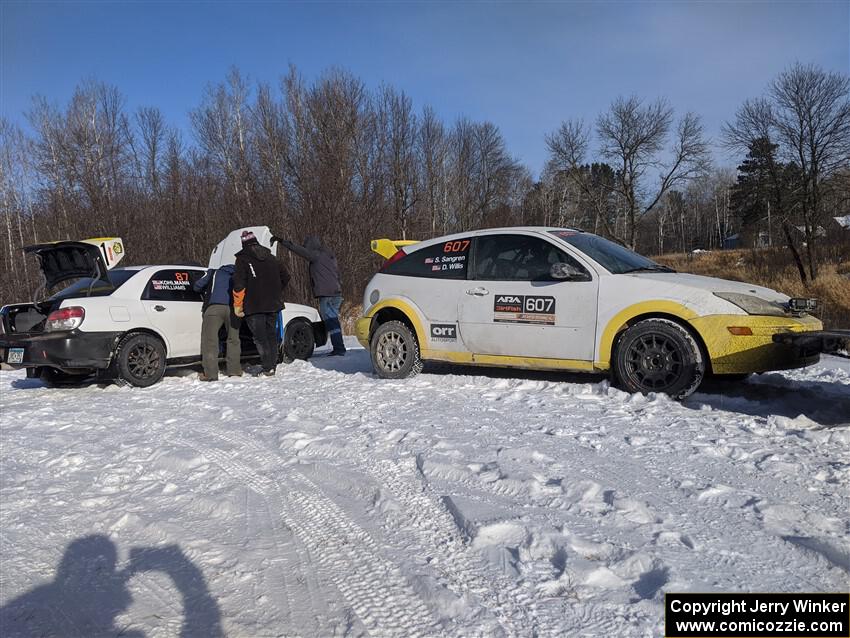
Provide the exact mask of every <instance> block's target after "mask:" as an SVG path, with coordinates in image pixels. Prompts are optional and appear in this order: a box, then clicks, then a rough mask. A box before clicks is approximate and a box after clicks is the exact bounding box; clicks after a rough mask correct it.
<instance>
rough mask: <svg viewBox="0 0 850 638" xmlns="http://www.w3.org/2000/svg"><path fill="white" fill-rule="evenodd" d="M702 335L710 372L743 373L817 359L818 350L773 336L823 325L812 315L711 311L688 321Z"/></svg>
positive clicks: (796, 364)
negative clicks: (739, 330) (735, 331)
mask: <svg viewBox="0 0 850 638" xmlns="http://www.w3.org/2000/svg"><path fill="white" fill-rule="evenodd" d="M689 323H690V324H691V325H692V326H693V327H694V328H695V329H696V331H697V332H698V333H699V334H700V336H701V337H702V340H703V342H704V343H705V346H706V349H707V350H708V356H709V359H710V360H711V370H712V372H713V373H714V374H746V373H750V372H767V371H769V370H789V369H791V368H802V367H805V366H807V365H811V364H813V363H817V361H818V359H819V358H820V352H821V351H820V350H812V349H806V348H800V347H798V346H796V345H794V344H793V343H785V342H782V341H781V340H776V339H774V337H775V336H778V335H785V334H791V335H799V334H804V333H809V332H814V331H819V330H821V328H823V324H822V323H821V322H820V320H818V319H815V318H814V317H798V318H797V317H767V316H758V315H711V316H707V317H697V318H695V319H691V321H690V322H689ZM730 327H735V328H745V329H746V328H748V329H749V330H750V332H752V334H750V335H734V334H732V333H731V332H730V331H729V328H730Z"/></svg>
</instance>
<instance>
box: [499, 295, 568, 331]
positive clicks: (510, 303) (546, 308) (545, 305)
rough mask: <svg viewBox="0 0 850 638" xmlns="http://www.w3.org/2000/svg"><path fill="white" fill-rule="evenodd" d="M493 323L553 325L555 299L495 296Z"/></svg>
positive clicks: (533, 296) (531, 296)
mask: <svg viewBox="0 0 850 638" xmlns="http://www.w3.org/2000/svg"><path fill="white" fill-rule="evenodd" d="M493 321H496V322H498V323H533V324H539V325H543V326H554V325H555V298H554V297H544V296H540V295H496V297H495V298H494V299H493Z"/></svg>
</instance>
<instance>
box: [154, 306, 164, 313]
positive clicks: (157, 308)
mask: <svg viewBox="0 0 850 638" xmlns="http://www.w3.org/2000/svg"><path fill="white" fill-rule="evenodd" d="M153 309H154V310H156V311H157V312H163V311H165V306H154V307H153Z"/></svg>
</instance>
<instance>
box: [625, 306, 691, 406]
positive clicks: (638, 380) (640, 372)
mask: <svg viewBox="0 0 850 638" xmlns="http://www.w3.org/2000/svg"><path fill="white" fill-rule="evenodd" d="M705 367H706V364H705V357H704V356H703V353H702V350H701V348H700V346H699V344H698V343H697V342H696V339H694V337H693V335H691V333H690V332H688V330H687V329H685V328H684V327H683V326H681V325H679V324H678V323H676V322H674V321H670V320H668V319H645V320H643V321H639V322H638V323H636V324H634V325H633V326H631V327H629V328H628V329H627V330H626V331H625V332H624V333H623V334H622V335H621V337H620V339H619V340H618V342H617V349H616V353H615V355H614V378H615V381H616V382H617V383H618V384H619V385H620V387H622V388H623V389H624V390H626V391H627V392H635V393H637V392H640V393H648V392H663V393H665V394H667V395H669V396H671V397H672V398H674V399H684V398H685V397H687V396H689V395H690V394H692V393H693V392H694V391H695V390H696V389H697V387H699V384H700V383H701V382H702V379H703V377H704V376H705Z"/></svg>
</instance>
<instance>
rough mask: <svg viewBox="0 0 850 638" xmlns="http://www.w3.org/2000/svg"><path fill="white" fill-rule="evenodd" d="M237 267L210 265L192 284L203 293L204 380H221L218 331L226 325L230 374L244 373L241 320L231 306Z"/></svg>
mask: <svg viewBox="0 0 850 638" xmlns="http://www.w3.org/2000/svg"><path fill="white" fill-rule="evenodd" d="M235 270H236V268H235V267H234V266H232V265H230V264H227V265H225V266H222V267H221V268H210V269H209V270H208V271H207V274H206V275H204V276H203V277H201V278H200V279H198V281H196V282H195V284H194V285H193V286H192V288H193V289H194V290H195V292H200V293H202V294H203V296H204V305H203V310H202V312H203V317H204V319H203V323H202V324H201V361H202V363H203V365H204V372H203V373H202V374H201V375H200V376H199V377H198V378H199V379H200V380H201V381H216V380H217V379H218V332H219V330H221V327H222V326H227V376H229V377H241V376H242V363H241V361H240V358H241V355H242V344H241V343H240V341H239V325H240V324H241V323H242V320H241V319H240V318H239V317H237V316H236V315H235V314H234V312H233V309H232V308H231V305H230V300H231V292H232V288H233V287H232V279H233V273H234V271H235Z"/></svg>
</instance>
